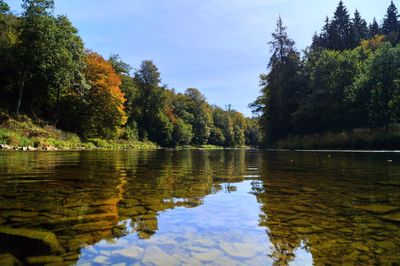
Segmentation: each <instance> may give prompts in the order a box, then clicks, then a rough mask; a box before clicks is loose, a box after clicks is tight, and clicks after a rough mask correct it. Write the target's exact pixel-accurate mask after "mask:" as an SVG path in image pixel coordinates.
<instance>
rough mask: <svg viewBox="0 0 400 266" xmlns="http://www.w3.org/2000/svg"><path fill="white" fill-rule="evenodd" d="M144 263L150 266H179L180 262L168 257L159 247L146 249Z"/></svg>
mask: <svg viewBox="0 0 400 266" xmlns="http://www.w3.org/2000/svg"><path fill="white" fill-rule="evenodd" d="M142 262H143V263H144V264H150V265H151V264H154V265H179V262H178V260H176V259H175V258H174V257H172V256H170V255H168V254H167V253H165V252H164V251H163V250H162V249H160V248H159V247H157V246H150V247H148V248H146V250H145V252H144V255H143V259H142Z"/></svg>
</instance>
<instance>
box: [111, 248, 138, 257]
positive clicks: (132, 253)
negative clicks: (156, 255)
mask: <svg viewBox="0 0 400 266" xmlns="http://www.w3.org/2000/svg"><path fill="white" fill-rule="evenodd" d="M143 252H144V249H143V248H141V247H128V248H126V249H119V250H114V251H113V252H112V253H111V255H112V256H122V257H126V258H129V259H139V258H141V257H142V254H143Z"/></svg>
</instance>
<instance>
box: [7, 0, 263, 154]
mask: <svg viewBox="0 0 400 266" xmlns="http://www.w3.org/2000/svg"><path fill="white" fill-rule="evenodd" d="M54 5H55V2H54V0H23V1H22V10H23V11H22V12H21V14H15V13H13V12H11V11H10V7H9V5H8V4H7V3H6V1H4V0H0V110H1V113H2V115H0V120H1V119H3V120H5V119H6V118H5V117H9V116H12V117H14V118H16V119H21V117H22V118H25V119H26V117H28V118H29V119H32V120H35V121H36V120H37V121H42V122H43V121H44V123H47V124H49V125H51V126H53V127H56V128H58V129H61V130H64V131H66V132H72V133H75V134H77V135H78V136H79V137H80V138H81V139H82V140H91V139H100V140H101V139H103V140H121V141H138V140H139V141H151V142H155V143H157V144H158V145H160V146H162V147H176V146H182V145H194V146H202V145H215V146H222V147H244V146H253V147H254V146H257V145H258V143H259V140H260V134H259V125H258V121H257V119H255V118H246V117H245V116H244V115H243V114H242V113H240V112H238V111H236V110H234V109H232V108H231V106H230V105H227V106H226V107H225V108H220V107H218V106H214V105H210V104H209V103H208V102H207V100H206V98H205V96H204V95H203V94H202V93H201V92H200V91H199V90H198V89H195V88H189V89H187V90H186V91H184V92H183V93H178V92H176V90H175V89H173V88H168V87H167V86H166V85H163V83H162V81H161V74H160V71H159V70H158V68H157V66H156V65H155V64H154V62H153V61H151V60H144V61H143V62H142V63H141V65H140V67H139V68H138V69H133V68H132V67H131V66H130V65H129V64H127V63H126V62H124V61H123V60H122V59H121V58H120V56H119V55H118V54H114V55H111V56H109V58H104V57H103V56H102V55H100V54H99V53H96V52H95V51H91V50H89V49H88V48H86V47H85V46H84V42H83V40H82V39H81V37H80V36H79V32H78V30H77V29H76V28H75V27H74V26H73V25H72V23H71V21H70V20H69V19H68V17H66V16H63V15H55V14H54ZM0 122H2V121H0ZM0 131H1V130H0ZM1 134H2V132H0V139H1ZM7 134H8V133H7ZM7 134H6V133H4V131H3V137H4V136H6V135H7Z"/></svg>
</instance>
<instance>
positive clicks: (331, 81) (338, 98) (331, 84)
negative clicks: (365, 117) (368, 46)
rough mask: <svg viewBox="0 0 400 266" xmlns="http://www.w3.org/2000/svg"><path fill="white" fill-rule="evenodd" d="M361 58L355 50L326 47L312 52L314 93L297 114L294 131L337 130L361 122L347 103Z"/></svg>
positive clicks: (310, 70) (308, 67) (309, 70)
mask: <svg viewBox="0 0 400 266" xmlns="http://www.w3.org/2000/svg"><path fill="white" fill-rule="evenodd" d="M359 60H360V58H359V53H358V52H355V51H354V52H353V51H351V50H347V51H343V52H339V51H332V50H323V51H321V52H317V53H314V54H311V55H309V58H308V62H307V65H306V70H305V71H306V72H307V76H308V79H309V83H308V86H309V87H310V90H311V92H310V94H309V95H307V97H305V98H304V99H303V100H302V102H301V103H300V105H299V108H298V109H297V111H296V112H295V113H294V114H293V123H294V127H295V131H293V132H296V133H297V134H300V135H303V134H312V133H322V132H335V131H340V130H343V129H347V128H350V127H352V126H354V125H356V124H357V123H359V119H353V117H352V116H351V110H352V108H351V107H350V106H349V105H348V103H347V102H346V91H347V88H348V87H349V86H351V85H352V84H353V81H354V79H355V77H356V75H357V74H358V73H359V71H360V70H359V66H360V64H359ZM343 114H346V115H343Z"/></svg>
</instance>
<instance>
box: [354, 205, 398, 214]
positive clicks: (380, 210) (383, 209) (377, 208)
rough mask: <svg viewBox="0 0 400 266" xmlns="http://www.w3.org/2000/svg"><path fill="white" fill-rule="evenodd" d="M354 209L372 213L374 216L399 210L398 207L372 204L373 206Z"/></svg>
mask: <svg viewBox="0 0 400 266" xmlns="http://www.w3.org/2000/svg"><path fill="white" fill-rule="evenodd" d="M353 208H355V209H358V210H362V211H366V212H370V213H373V214H386V213H390V212H393V211H396V210H398V209H399V208H398V207H393V206H389V205H383V204H371V205H363V206H353Z"/></svg>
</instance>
